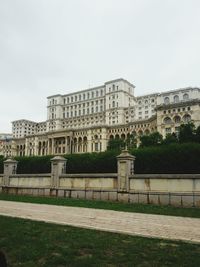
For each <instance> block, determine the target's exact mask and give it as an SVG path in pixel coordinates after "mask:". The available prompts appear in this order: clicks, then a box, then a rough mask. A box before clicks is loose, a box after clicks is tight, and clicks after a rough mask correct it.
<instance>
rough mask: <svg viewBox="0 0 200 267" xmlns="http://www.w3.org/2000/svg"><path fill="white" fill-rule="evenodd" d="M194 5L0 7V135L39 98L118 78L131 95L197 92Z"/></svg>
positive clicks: (54, 2) (174, 0) (47, 0)
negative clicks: (187, 89) (185, 89)
mask: <svg viewBox="0 0 200 267" xmlns="http://www.w3.org/2000/svg"><path fill="white" fill-rule="evenodd" d="M199 12H200V1H199V0H162V1H161V0H0V133H3V132H11V122H12V121H13V120H17V119H28V120H33V121H44V120H46V117H47V112H46V106H47V99H46V98H47V96H49V95H54V94H67V93H70V92H73V91H77V90H82V89H87V88H91V87H95V86H99V85H102V84H104V83H105V82H106V81H109V80H112V79H117V78H124V79H127V80H128V81H129V82H131V83H133V84H134V85H135V86H136V88H135V96H139V95H144V94H148V93H153V92H163V91H165V90H172V89H177V88H183V87H188V86H198V87H200V16H199Z"/></svg>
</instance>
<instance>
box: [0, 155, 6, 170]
mask: <svg viewBox="0 0 200 267" xmlns="http://www.w3.org/2000/svg"><path fill="white" fill-rule="evenodd" d="M4 160H5V159H4V157H3V156H0V173H3V162H4Z"/></svg>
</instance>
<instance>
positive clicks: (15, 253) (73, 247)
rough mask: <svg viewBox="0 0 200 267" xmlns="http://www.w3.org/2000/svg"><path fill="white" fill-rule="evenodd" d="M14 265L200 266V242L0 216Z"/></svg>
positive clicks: (2, 242) (1, 237)
mask: <svg viewBox="0 0 200 267" xmlns="http://www.w3.org/2000/svg"><path fill="white" fill-rule="evenodd" d="M0 229H1V230H0V248H1V250H3V251H4V253H5V254H6V257H7V259H8V263H9V266H10V267H18V266H20V267H35V266H37V267H64V266H85V267H89V266H99V267H102V266H109V267H111V266H112V267H113V266H118V267H120V266H121V267H125V266H130V267H133V266H140V267H142V266H146V267H152V266H154V267H156V266H158V267H163V266H187V267H188V266H194V267H197V266H200V245H197V244H191V243H184V242H177V241H166V240H161V239H151V238H144V237H135V236H128V235H122V234H114V233H106V232H100V231H95V230H86V229H80V228H75V227H69V226H62V225H54V224H48V223H44V222H35V221H30V220H24V219H17V218H9V217H4V216H0Z"/></svg>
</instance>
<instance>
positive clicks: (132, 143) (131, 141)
mask: <svg viewBox="0 0 200 267" xmlns="http://www.w3.org/2000/svg"><path fill="white" fill-rule="evenodd" d="M125 145H126V146H127V148H128V149H133V148H135V147H136V146H137V139H136V137H135V135H133V134H130V135H128V136H127V139H126V141H125Z"/></svg>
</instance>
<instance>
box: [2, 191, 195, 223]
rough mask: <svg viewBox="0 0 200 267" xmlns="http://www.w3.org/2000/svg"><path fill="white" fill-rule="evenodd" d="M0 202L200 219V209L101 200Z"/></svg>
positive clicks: (23, 198)
mask: <svg viewBox="0 0 200 267" xmlns="http://www.w3.org/2000/svg"><path fill="white" fill-rule="evenodd" d="M0 200H9V201H19V202H29V203H41V204H51V205H62V206H73V207H85V208H95V209H106V210H116V211H126V212H141V213H149V214H162V215H172V216H183V217H194V218H200V208H179V207H172V206H157V205H150V204H131V203H120V202H109V201H100V200H85V199H83V200H81V199H72V198H55V197H34V196H22V195H8V194H0Z"/></svg>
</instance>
